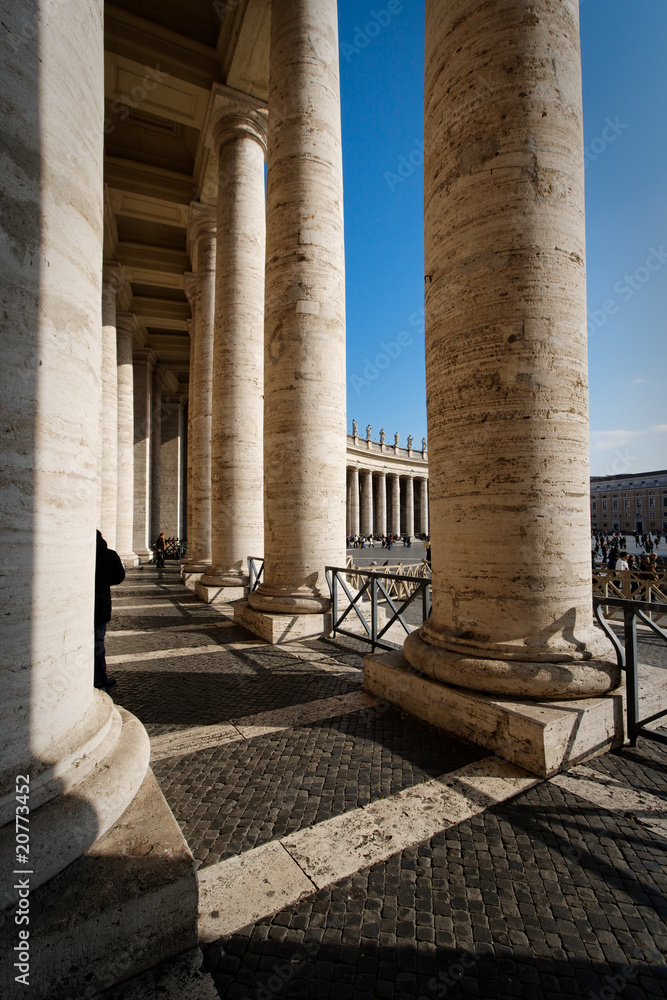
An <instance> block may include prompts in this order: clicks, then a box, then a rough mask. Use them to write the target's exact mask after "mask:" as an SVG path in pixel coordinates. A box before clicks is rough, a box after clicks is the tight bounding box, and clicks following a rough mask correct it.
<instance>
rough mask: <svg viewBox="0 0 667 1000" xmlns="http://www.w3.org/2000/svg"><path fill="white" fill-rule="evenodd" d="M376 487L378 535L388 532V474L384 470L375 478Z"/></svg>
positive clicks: (376, 524) (376, 525)
mask: <svg viewBox="0 0 667 1000" xmlns="http://www.w3.org/2000/svg"><path fill="white" fill-rule="evenodd" d="M375 489H376V503H375V511H376V515H375V517H376V521H375V527H376V530H377V533H378V535H386V534H387V476H386V475H385V473H384V472H378V474H377V476H376V478H375Z"/></svg>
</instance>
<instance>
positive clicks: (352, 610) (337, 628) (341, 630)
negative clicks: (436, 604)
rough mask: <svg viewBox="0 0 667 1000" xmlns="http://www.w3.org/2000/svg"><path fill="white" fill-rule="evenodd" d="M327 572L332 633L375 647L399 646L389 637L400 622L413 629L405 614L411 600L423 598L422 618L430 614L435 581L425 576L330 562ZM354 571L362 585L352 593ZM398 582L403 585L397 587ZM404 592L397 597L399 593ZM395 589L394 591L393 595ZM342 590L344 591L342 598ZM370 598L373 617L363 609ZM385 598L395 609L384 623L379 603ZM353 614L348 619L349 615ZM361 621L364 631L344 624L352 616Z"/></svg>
mask: <svg viewBox="0 0 667 1000" xmlns="http://www.w3.org/2000/svg"><path fill="white" fill-rule="evenodd" d="M325 572H326V575H327V582H328V584H329V590H330V592H331V610H332V623H333V628H332V635H334V636H335V635H345V636H348V637H349V638H351V639H357V640H358V641H360V642H367V643H369V644H370V646H371V648H372V650H373V651H375V649H376V648H377V647H378V646H379V647H380V648H381V649H397V648H398V643H396V642H394V643H392V642H388V641H387V639H386V638H383V637H386V636H387V633H388V632H389V629H390V628H391V627H392V625H393V624H394V623H396V622H398V623H399V624H400V625H401V626H402V627H403V630H404V632H405V633H406V635H409V634H410V632H411V631H412V629H411V628H410V627H409V623H408V622H407V621H406V620H405V618H404V614H405V611H406V610H407V608H408V607H410V605H411V604H415V603H418V602H421V605H422V607H421V618H422V621H423V620H424V619H425V618H428V616H429V614H430V613H431V581H430V579H427V578H425V577H421V578H420V577H416V576H408V575H399V574H393V573H382V572H377V571H373V570H362V569H358V568H357V567H355V568H354V571H353V572H352V573H351V571H350V567H349V566H347V567H345V568H343V567H341V566H326V567H325ZM351 575H353V576H354V578H355V581H356V582H357V583H358V584H359V585H360V586H359V589H358V590H357V592H356V593H355V594H353V593H352V591H351V589H350V586H349V584H348V580H349V577H350V576H351ZM397 585H399V587H398V588H397ZM397 590H398V591H399V592H401V594H402V596H401V597H400V598H396V599H395V594H396V592H397ZM392 591H393V595H392ZM341 592H342V594H343V595H344V597H343V600H342V601H341ZM364 598H365V599H366V601H370V621H369V620H368V619H367V618H366V615H364V613H363V612H362V610H361V604H362V602H363V601H364ZM382 601H385V602H386V603H387V606H388V608H389V609H390V611H391V616H390V617H388V618H387V620H386V621H385V623H384V624H383V625H382V627H380V626H379V622H378V605H379V604H380V603H381V602H382ZM350 614H352V617H351V618H350V619H348V615H350ZM355 615H356V618H357V619H358V620H359V622H360V623H361V626H362V629H361V631H360V632H353V631H351V629H350V628H347V627H345V626H344V622H345V621H346V619H348V620H349V621H350V623H351V622H353V621H355V617H354V616H355Z"/></svg>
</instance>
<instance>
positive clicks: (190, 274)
mask: <svg viewBox="0 0 667 1000" xmlns="http://www.w3.org/2000/svg"><path fill="white" fill-rule="evenodd" d="M183 289H184V291H185V297H186V299H187V300H188V302H189V303H190V306H192V304H193V302H194V298H195V295H196V294H197V275H196V274H195V272H194V271H186V272H185V274H184V275H183Z"/></svg>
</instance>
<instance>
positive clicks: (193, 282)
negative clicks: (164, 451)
mask: <svg viewBox="0 0 667 1000" xmlns="http://www.w3.org/2000/svg"><path fill="white" fill-rule="evenodd" d="M184 287H185V294H186V297H187V300H188V303H189V305H190V316H191V319H190V320H189V322H188V333H189V335H190V363H189V368H188V423H187V431H186V434H187V441H186V452H187V454H186V469H185V477H186V487H185V495H186V505H185V537H186V539H187V540H188V546H189V543H190V538H191V537H192V504H191V502H190V497H191V494H192V413H193V410H194V391H195V389H194V377H195V335H196V323H195V312H196V308H197V275H196V274H194V273H193V272H192V271H188V272H187V273H186V274H185V275H184ZM186 559H187V557H186ZM186 559H184V560H183V561H184V562H185V561H186Z"/></svg>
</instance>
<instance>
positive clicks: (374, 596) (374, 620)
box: [371, 574, 378, 653]
mask: <svg viewBox="0 0 667 1000" xmlns="http://www.w3.org/2000/svg"><path fill="white" fill-rule="evenodd" d="M377 636H378V589H377V577H376V576H375V574H373V575H372V577H371V652H373V653H374V652H375V645H376V642H377Z"/></svg>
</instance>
